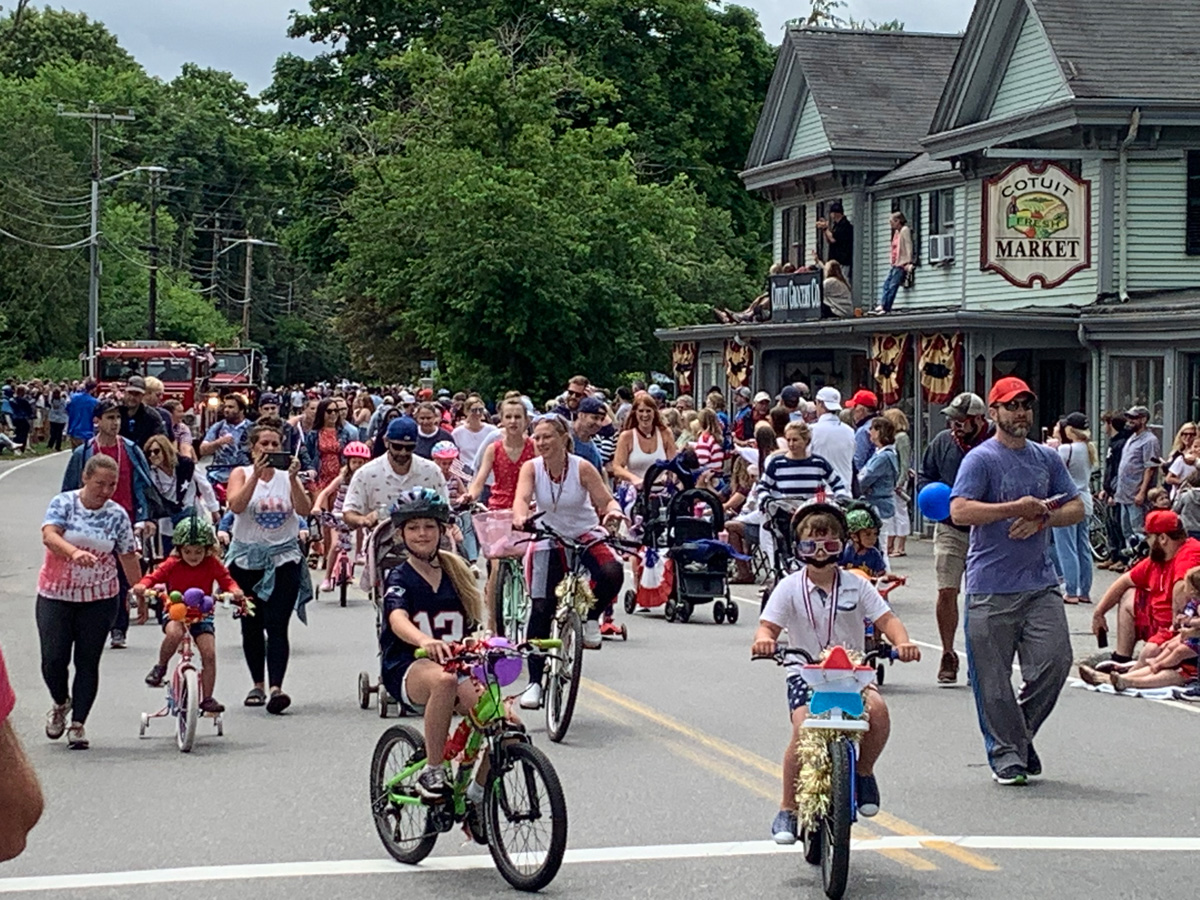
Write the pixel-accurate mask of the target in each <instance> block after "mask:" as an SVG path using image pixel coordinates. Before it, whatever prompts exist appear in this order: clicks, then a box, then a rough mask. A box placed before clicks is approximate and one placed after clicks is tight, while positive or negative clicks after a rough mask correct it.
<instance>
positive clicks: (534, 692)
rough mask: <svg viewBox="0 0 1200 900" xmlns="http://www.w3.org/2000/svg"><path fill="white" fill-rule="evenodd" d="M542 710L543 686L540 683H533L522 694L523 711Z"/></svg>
mask: <svg viewBox="0 0 1200 900" xmlns="http://www.w3.org/2000/svg"><path fill="white" fill-rule="evenodd" d="M541 708H542V686H541V684H540V683H539V682H536V681H534V682H531V683H530V685H529V687H527V688H525V690H524V691H522V692H521V709H541Z"/></svg>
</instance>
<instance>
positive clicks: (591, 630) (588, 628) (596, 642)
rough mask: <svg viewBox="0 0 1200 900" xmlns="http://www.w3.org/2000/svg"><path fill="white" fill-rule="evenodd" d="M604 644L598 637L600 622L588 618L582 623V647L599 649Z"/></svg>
mask: <svg viewBox="0 0 1200 900" xmlns="http://www.w3.org/2000/svg"><path fill="white" fill-rule="evenodd" d="M603 645H604V641H603V640H601V637H600V623H599V622H594V621H592V620H591V619H588V620H587V621H586V622H584V623H583V647H584V649H585V650H599V649H600V648H601V647H602V646H603Z"/></svg>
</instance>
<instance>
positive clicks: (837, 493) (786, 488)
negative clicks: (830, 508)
mask: <svg viewBox="0 0 1200 900" xmlns="http://www.w3.org/2000/svg"><path fill="white" fill-rule="evenodd" d="M766 469H767V470H766V471H765V472H764V473H763V475H762V477H761V478H760V479H759V481H758V485H759V490H760V492H762V493H764V494H766V495H767V496H769V497H815V496H816V495H817V493H818V492H819V491H821V490H824V491H825V492H826V493H827V494H832V495H833V496H834V497H838V498H845V499H847V500H849V499H850V489H849V488H848V487H847V486H846V482H844V481H843V480H842V479H841V476H839V475H838V473H837V472H836V471H834V468H833V466H831V465H830V464H829V463H828V462H827V461H826V460H825V458H824V457H821V456H806V457H805V458H804V459H789V458H788V457H787V456H786V455H785V454H782V453H780V454H776V455H775V456H772V457H771V458H770V459H768V460H767V466H766ZM831 499H832V498H831Z"/></svg>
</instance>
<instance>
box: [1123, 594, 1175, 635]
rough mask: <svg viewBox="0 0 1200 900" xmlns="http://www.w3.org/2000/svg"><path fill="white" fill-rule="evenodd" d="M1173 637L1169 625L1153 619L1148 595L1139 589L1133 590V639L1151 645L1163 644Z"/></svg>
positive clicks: (1152, 610) (1152, 608)
mask: <svg viewBox="0 0 1200 900" xmlns="http://www.w3.org/2000/svg"><path fill="white" fill-rule="evenodd" d="M1174 636H1175V632H1174V631H1172V630H1171V627H1170V623H1169V622H1166V623H1162V622H1158V621H1156V620H1155V618H1154V607H1153V606H1152V604H1151V603H1150V595H1149V594H1148V593H1147V592H1146V591H1143V590H1142V589H1140V588H1134V595H1133V639H1134V641H1146V642H1148V643H1152V644H1165V643H1166V642H1167V641H1169V640H1170V639H1171V638H1173V637H1174Z"/></svg>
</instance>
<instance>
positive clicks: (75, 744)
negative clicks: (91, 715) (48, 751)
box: [67, 722, 90, 750]
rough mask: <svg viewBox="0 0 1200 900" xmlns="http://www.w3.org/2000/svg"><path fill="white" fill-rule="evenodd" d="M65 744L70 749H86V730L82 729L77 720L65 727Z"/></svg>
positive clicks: (87, 745)
mask: <svg viewBox="0 0 1200 900" xmlns="http://www.w3.org/2000/svg"><path fill="white" fill-rule="evenodd" d="M67 746H68V747H70V748H71V749H72V750H86V749H87V748H88V747H89V746H90V745H89V744H88V739H87V732H85V731H84V730H83V726H82V725H80V724H79V723H78V722H76V723H74V724H72V725H71V727H70V728H68V729H67Z"/></svg>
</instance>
